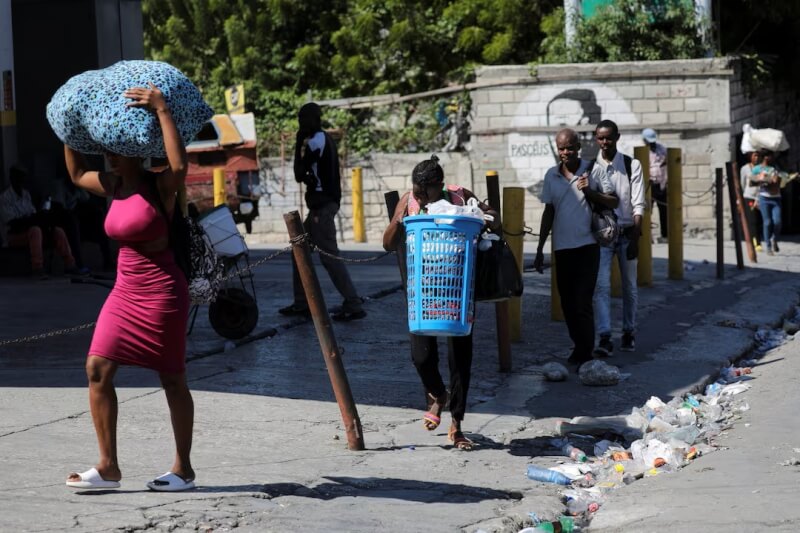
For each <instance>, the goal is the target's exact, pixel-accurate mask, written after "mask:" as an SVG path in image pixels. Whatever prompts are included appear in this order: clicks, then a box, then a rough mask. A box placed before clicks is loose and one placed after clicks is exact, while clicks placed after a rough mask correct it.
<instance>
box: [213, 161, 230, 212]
mask: <svg viewBox="0 0 800 533" xmlns="http://www.w3.org/2000/svg"><path fill="white" fill-rule="evenodd" d="M213 175H214V207H217V206H218V205H223V204H224V203H226V202H227V200H228V196H227V195H226V194H225V169H224V168H215V169H214V174H213Z"/></svg>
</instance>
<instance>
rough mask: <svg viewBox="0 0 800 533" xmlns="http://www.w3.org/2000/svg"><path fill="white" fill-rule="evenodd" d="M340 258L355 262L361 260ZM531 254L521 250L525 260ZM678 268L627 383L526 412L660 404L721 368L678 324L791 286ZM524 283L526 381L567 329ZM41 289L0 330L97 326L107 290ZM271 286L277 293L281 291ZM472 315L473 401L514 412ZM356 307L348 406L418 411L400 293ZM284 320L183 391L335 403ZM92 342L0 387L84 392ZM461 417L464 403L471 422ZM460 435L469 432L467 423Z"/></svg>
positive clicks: (662, 265) (542, 287) (532, 283)
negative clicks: (676, 351)
mask: <svg viewBox="0 0 800 533" xmlns="http://www.w3.org/2000/svg"><path fill="white" fill-rule="evenodd" d="M349 255H350V256H351V257H354V258H358V257H360V256H359V254H349ZM362 255H363V254H362ZM530 259H531V257H530V256H528V255H526V257H525V260H526V261H527V260H530ZM275 263H277V264H276V265H275V264H273V266H272V267H271V269H273V270H270V271H269V276H268V278H267V279H264V280H263V282H262V281H259V282H258V283H261V284H262V286H263V287H268V289H265V291H266V292H265V293H264V294H261V295H260V297H261V298H262V300H263V301H261V302H260V306H261V307H262V312H263V313H264V314H265V315H266V316H267V318H268V319H269V318H270V317H272V318H274V320H275V321H276V322H275V323H276V324H282V323H283V322H277V321H278V320H282V318H281V316H280V315H279V314H278V313H277V308H278V307H279V303H280V301H281V299H283V298H287V297H288V295H289V294H290V292H291V283H286V281H287V280H288V279H290V278H291V266H290V261H289V259H288V256H281V257H280V258H278V260H277V261H276V262H275ZM687 265H689V266H691V267H692V269H691V270H689V269H687V270H686V272H685V276H684V279H683V280H681V281H668V280H667V279H666V277H667V276H666V271H667V261H666V260H663V259H656V260H655V261H654V268H653V271H654V280H655V281H654V284H653V286H652V287H643V288H641V289H640V308H641V310H642V313H641V315H640V316H641V320H640V322H639V327H638V331H637V337H636V343H637V346H636V351H635V352H632V353H622V352H615V354H614V356H613V357H612V358H610V359H609V360H608V363H610V364H613V365H616V366H619V367H620V368H621V370H622V372H625V373H630V374H631V378H630V379H628V380H626V381H623V382H621V383H620V384H619V385H617V386H614V387H585V386H583V385H582V384H581V383H580V382H579V380H578V378H577V376H576V374H575V373H574V372H573V373H571V374H570V375H569V377H568V379H567V381H565V382H561V383H546V384H544V385H543V387H542V390H544V391H545V392H544V393H543V394H538V395H537V393H536V392H531V397H530V398H529V399H528V400H527V403H526V404H525V407H526V410H527V414H529V415H530V416H532V417H535V418H548V417H559V418H560V417H563V418H571V417H573V416H579V415H586V416H604V415H617V414H620V413H622V412H629V410H630V407H631V406H638V405H642V404H643V403H644V402H645V401H647V399H648V398H649V397H650V396H659V397H660V398H662V399H663V400H665V401H667V400H668V399H669V398H670V397H671V396H672V394H674V391H676V390H681V389H682V388H684V387H686V386H691V385H698V386H699V385H701V383H700V382H701V381H702V380H703V379H705V378H706V377H707V376H709V375H715V373H716V372H718V371H719V369H720V367H721V366H722V364H723V360H722V359H716V360H713V359H710V358H706V357H698V355H699V356H703V355H705V354H702V353H701V354H696V353H693V351H692V350H693V346H686V343H687V341H686V338H687V331H690V327H687V324H688V325H689V326H691V325H692V324H694V323H696V322H697V321H699V320H701V319H703V317H705V316H706V315H709V314H712V313H714V312H716V311H718V310H724V309H725V308H727V307H730V306H731V305H732V304H734V303H736V302H738V301H740V300H742V299H745V298H751V296H750V295H759V294H762V293H765V291H764V289H769V288H770V287H771V286H772V284H774V283H776V282H780V281H783V280H788V279H796V276H797V274H794V273H789V272H782V271H778V270H768V269H762V270H759V271H758V275H757V276H753V275H751V276H750V277H749V278H747V279H746V280H744V281H742V282H741V283H737V282H732V283H724V284H719V283H715V282H713V280H714V276H715V265H714V264H711V263H703V262H694V263H691V262H687ZM349 268H351V271H352V274H351V275H352V277H353V278H354V279H355V280H356V282H357V283H360V282H361V280H362V279H369V280H371V283H372V284H373V285H371V286H381V287H384V288H386V287H392V286H395V285H396V284H397V279H398V273H397V262H396V258H395V257H393V256H388V257H384V258H383V259H381V260H380V261H377V262H375V263H373V264H365V265H361V264H359V265H356V266H352V265H350V266H349ZM317 272H318V275H319V277H320V279H321V280H325V282H326V283H328V282H329V280H328V279H327V275H326V274H325V272H324V270H323V269H322V268H318V269H317ZM752 272H753V271H751V274H752ZM736 273H737V271H736V269H735V266H734V265H727V267H726V276H729V278H730V276H732V275H734V274H736ZM523 277H524V281H525V286H526V289H525V293H524V294H523V297H522V323H523V327H522V331H521V340H520V342H518V343H513V344H512V359H513V369H514V372H519V371H521V370H523V369H524V371H525V372H526V373H528V374H535V373H536V372H538V370H537V369H539V368H540V367H541V365H542V364H543V363H544V362H546V361H549V360H555V361H560V362H565V359H566V356H567V355H568V354H569V351H570V349H571V343H570V341H569V337H568V336H567V328H566V325H565V324H564V323H563V322H555V321H552V320H551V317H550V295H549V292H550V288H549V278H550V276H549V273H545V274H544V275H542V274H538V273H525V274H524V276H523ZM281 280H282V281H283V283H281ZM45 283H47V282H45ZM65 287H74V289H73V290H82V291H84V292H81V293H75V296H70V297H68V298H63V297H53V296H52V295H53V294H54V293H53V292H52V290H53V289H54V288H57V289H59V290H66V289H65ZM744 288H746V289H747V290H748V291H749V292H747V293H742V292H741V290H740V289H744ZM40 289H41V293H42V295H43V296H41V297H40V298H39V300H37V301H34V302H31V301H30V297H29V295H26V294H25V293H24V292H22V291H19V292H13V291H12V292H8V293H7V292H6V286H5V285H4V286H3V287H2V291H3V293H4V294H3V296H4V298H3V302H2V304H0V306H2V308H0V317H2V320H3V322H4V324H5V325H15V324H16V325H17V326H19V327H21V326H20V325H25V324H28V323H36V321H37V320H39V318H40V317H41V316H42V314H43V313H47V314H48V316H49V315H54V316H69V317H70V322H74V323H81V322H84V321H85V322H89V321H92V320H95V319H96V313H97V309H99V307H100V305H102V302H103V301H104V299H105V296H106V295H107V288H106V287H104V286H98V285H96V284H93V285H88V286H87V285H70V284H66V285H64V286H61V285H59V286H56V285H52V286H51V285H43V286H41V287H40ZM37 290H39V289H37ZM279 290H280V291H282V292H280V293H279V294H278V291H279ZM324 291H325V295H326V297H330V298H331V300H333V299H334V295H335V294H336V292H335V289H333V288H332V287H326V288H325V289H324ZM6 296H7V298H6ZM278 296H280V298H278ZM75 298H78V299H82V302H83V303H85V307H87V309H88V310H87V309H84V308H83V307H80V306H79V308H78V309H77V311H76V306H75V301H74V300H75ZM335 303H337V302H336V301H331V302H329V304H335ZM90 304H91V306H94V308H91V307H90ZM620 307H621V301H620V299H618V298H614V299H612V317H613V321H614V322H613V323H614V324H615V325H618V324H619V323H620V322H621V319H620V315H621V312H620ZM477 308H478V309H477V313H476V317H477V318H476V323H475V326H474V339H475V350H474V357H473V365H472V383H471V386H470V397H469V399H470V402H471V405H473V406H474V405H475V404H477V403H480V404H481V405H482V410H483V412H492V413H494V414H498V415H502V414H510V413H514V414H519V406H511V405H508V404H506V403H504V402H496V404H495V403H492V399H493V398H494V397H495V395H496V394H497V393H498V391H501V390H502V389H503V387H504V386H505V385H507V384H508V383H509V379H513V378H514V372H512V373H511V374H507V373H503V372H500V370H499V368H498V357H497V340H496V324H495V309H494V304H483V303H481V304H478V306H477ZM365 309H366V310H367V313H368V315H367V317H366V318H365V319H363V320H359V321H353V322H349V323H334V324H333V328H334V331H335V336H336V340H337V343H338V345H339V346H340V347H341V357H342V361H343V363H344V367H345V369H346V372H347V378H348V382H349V384H350V388H351V390H352V394H353V397H354V399H355V402H356V404H357V405H358V406H370V407H391V408H411V409H422V408H424V391H423V389H422V385H421V384H420V380H419V377H418V375H417V372H416V370H415V368H414V366H413V364H412V361H411V356H410V347H409V340H408V330H407V323H406V320H405V316H404V315H405V305H404V302H403V296H402V295H401V294H400V293H398V292H391V291H389V292H388V293H387V294H385V295H383V296H382V297H379V298H375V299H371V300H368V301H367V302H366V304H365ZM70 313H72V314H70ZM745 318H748V317H745ZM749 318H757V317H749ZM284 322H286V324H287V325H286V327H283V328H280V329H279V334H278V335H275V336H274V337H272V338H271V339H262V340H259V341H256V342H251V343H249V344H246V345H243V346H241V347H239V348H237V349H235V350H230V351H224V350H219V351H217V352H213V351H210V352H204V353H199V354H198V353H189V354H188V357H187V359H188V361H189V362H188V365H187V371H188V377H189V380H190V386H191V388H192V389H193V390H200V391H209V392H224V393H233V394H244V395H255V396H261V397H267V398H269V397H272V398H280V399H299V400H310V401H318V402H325V403H333V402H335V397H334V394H333V390H332V386H331V381H330V378H329V375H328V371H327V368H326V366H325V362H324V359H323V357H322V356H321V354H320V348H319V344H318V342H317V339H316V335H315V331H314V326H313V324H312V323H311V322H308V321H303V320H299V321H290V320H285V321H284ZM262 329H263V328H262ZM728 332H731V334H732V333H733V332H737V334H740V335H744V334H749V335H751V336H752V331H750V330H746V328H734V327H731V328H723V327H720V335H723V334H727V333H728ZM618 338H619V332H618V331H616V332H615V337H614V341H615V344H617V345H618V342H619V340H618ZM90 339H91V330H86V331H81V332H77V333H74V334H71V335H66V336H60V337H53V338H47V339H43V340H42V341H41V342H40V343H38V344H37V343H30V344H27V345H15V346H11V347H6V346H4V347H0V387H81V388H83V387H85V386H86V373H85V370H84V363H85V353H86V349H87V348H88V345H89V342H90ZM223 343H224V339H221V338H219V339H218V345H219V346H221V345H222V344H223ZM676 345H679V347H680V348H681V349H682V350H685V355H682V356H680V357H679V356H672V357H659V356H658V353H659V351H660V350H661V349H662V348H665V347H673V346H676ZM439 348H440V369H441V370H442V375H443V377H444V380H445V383H447V382H448V373H447V361H446V360H447V349H446V344H445V343H444V342H440V343H439ZM730 355H731V356H734V355H736V354H730ZM116 384H117V385H118V386H120V387H133V388H151V387H153V388H155V389H158V388H160V384H159V383H158V379H157V376H156V374H155V373H154V372H152V371H148V370H143V369H138V368H132V367H122V368H120V371H119V373H118V375H117V380H116ZM493 405H496V407H495V411H487V410H486V408H487V407H489V409H491V406H493ZM469 414H470V410H469V408H468V410H467V416H468V417H469ZM468 423H469V418H467V424H468ZM465 429H466V430H468V429H469V427H468V425H467V426H466V427H465ZM477 444H479V446H481V447H484V448H491V447H492V446H494V445H493V444H492V443H490V442H480V441H478V442H477ZM534 444H536V443H532V444H531V450H534V451H535V449H534V448H533V445H534ZM521 446H522V445H521Z"/></svg>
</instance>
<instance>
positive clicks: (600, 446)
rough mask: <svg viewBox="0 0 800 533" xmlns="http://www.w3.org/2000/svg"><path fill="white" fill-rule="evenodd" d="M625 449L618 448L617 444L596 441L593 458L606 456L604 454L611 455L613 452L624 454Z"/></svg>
mask: <svg viewBox="0 0 800 533" xmlns="http://www.w3.org/2000/svg"><path fill="white" fill-rule="evenodd" d="M624 451H625V448H624V447H622V446H620V445H619V444H618V443H616V442H613V441H610V440H607V439H603V440H601V441H598V442H597V443H596V444H595V445H594V455H595V457H602V456H604V455H606V453H609V452H610V453H613V452H624Z"/></svg>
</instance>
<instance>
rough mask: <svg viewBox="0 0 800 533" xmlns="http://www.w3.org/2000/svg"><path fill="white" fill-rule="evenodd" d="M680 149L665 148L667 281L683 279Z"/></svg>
mask: <svg viewBox="0 0 800 533" xmlns="http://www.w3.org/2000/svg"><path fill="white" fill-rule="evenodd" d="M681 163H682V159H681V149H680V148H667V235H668V239H669V259H668V266H667V272H668V277H669V279H683V169H682V167H681Z"/></svg>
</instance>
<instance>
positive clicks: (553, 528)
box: [523, 516, 575, 533]
mask: <svg viewBox="0 0 800 533" xmlns="http://www.w3.org/2000/svg"><path fill="white" fill-rule="evenodd" d="M574 530H575V521H574V520H573V519H572V518H570V517H569V516H562V517H561V518H559V519H558V521H557V522H542V523H541V524H539V525H538V526H536V527H535V528H533V530H532V531H535V532H537V533H538V532H540V531H546V532H548V533H572V531H574ZM523 531H524V530H523Z"/></svg>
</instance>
